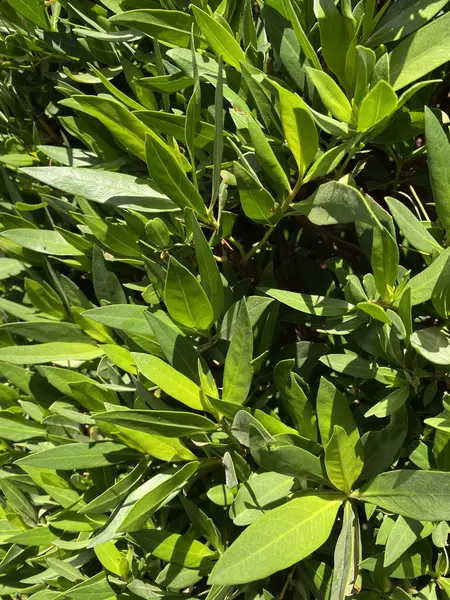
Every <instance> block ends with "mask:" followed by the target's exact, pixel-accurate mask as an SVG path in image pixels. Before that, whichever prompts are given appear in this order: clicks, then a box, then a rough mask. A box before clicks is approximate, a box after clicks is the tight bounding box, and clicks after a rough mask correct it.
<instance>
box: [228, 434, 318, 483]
mask: <svg viewBox="0 0 450 600" xmlns="http://www.w3.org/2000/svg"><path fill="white" fill-rule="evenodd" d="M233 426H234V423H233ZM267 435H268V434H267V432H265V433H264V434H263V433H262V432H261V431H260V430H259V427H258V428H257V427H255V423H251V424H250V436H249V440H250V441H249V444H250V451H251V454H252V457H253V459H254V460H255V462H256V463H258V464H259V465H260V466H261V467H262V468H263V469H265V470H266V471H275V473H281V474H283V475H288V476H289V477H298V478H299V479H308V480H311V481H317V482H319V483H328V479H327V476H326V472H325V469H324V466H323V464H322V461H321V459H320V458H319V457H318V456H315V455H314V454H312V453H311V452H309V451H308V450H306V449H305V448H303V447H301V446H300V445H299V446H294V445H286V442H285V441H284V440H283V438H281V439H280V440H277V439H276V438H272V439H267ZM282 435H283V434H281V436H282ZM236 437H237V436H236ZM269 438H270V436H269ZM303 439H304V438H300V439H297V441H300V440H303Z"/></svg>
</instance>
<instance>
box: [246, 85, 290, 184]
mask: <svg viewBox="0 0 450 600" xmlns="http://www.w3.org/2000/svg"><path fill="white" fill-rule="evenodd" d="M251 82H252V83H253V82H255V80H254V79H253V78H251ZM255 83H256V82H255ZM240 116H241V117H242V115H240ZM246 117H247V129H248V133H249V135H250V139H251V141H252V144H253V146H254V148H255V154H256V156H257V158H258V161H259V163H260V164H261V167H262V168H263V170H264V173H265V174H266V175H267V177H268V178H269V180H270V181H271V182H272V185H273V186H274V187H275V189H277V190H282V193H283V194H284V193H289V192H290V191H291V186H290V184H289V179H288V177H287V175H286V173H285V171H284V170H283V168H282V166H281V164H280V163H279V161H278V159H277V157H276V156H275V153H274V151H273V150H272V147H271V145H270V144H269V142H268V140H267V137H266V135H265V134H264V132H263V130H262V128H261V127H260V125H259V124H258V122H257V121H256V120H255V119H254V118H253V117H252V115H250V114H248V115H246Z"/></svg>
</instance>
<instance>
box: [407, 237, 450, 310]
mask: <svg viewBox="0 0 450 600" xmlns="http://www.w3.org/2000/svg"><path fill="white" fill-rule="evenodd" d="M449 277H450V248H446V249H445V250H444V252H442V253H441V254H440V255H439V256H438V257H437V258H436V259H435V260H434V261H433V262H432V263H431V265H430V266H429V267H427V268H426V269H424V270H423V271H421V272H420V273H418V274H417V275H415V276H414V277H413V278H412V279H410V281H409V282H408V284H407V285H406V288H405V292H406V291H407V290H410V292H411V305H412V306H416V305H417V304H423V303H424V302H427V300H430V298H432V297H433V296H437V295H438V294H439V293H440V292H442V291H443V290H444V289H445V288H446V287H447V285H448V281H449Z"/></svg>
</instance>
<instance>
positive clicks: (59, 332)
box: [0, 320, 95, 344]
mask: <svg viewBox="0 0 450 600" xmlns="http://www.w3.org/2000/svg"><path fill="white" fill-rule="evenodd" d="M1 331H5V332H9V333H11V334H12V335H18V336H20V337H24V338H29V339H31V340H34V341H36V342H57V341H58V340H61V339H63V340H65V341H66V342H83V343H85V344H89V343H91V344H93V343H95V342H94V340H92V339H91V338H89V337H87V335H86V334H85V333H83V331H82V330H81V328H80V327H79V326H78V325H75V324H74V323H64V322H52V321H44V320H42V321H20V322H17V323H6V324H5V325H0V332H1Z"/></svg>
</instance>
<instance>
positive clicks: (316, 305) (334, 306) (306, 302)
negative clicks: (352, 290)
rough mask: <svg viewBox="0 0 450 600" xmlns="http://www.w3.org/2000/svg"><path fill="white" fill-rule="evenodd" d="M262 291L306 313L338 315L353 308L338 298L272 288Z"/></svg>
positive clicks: (323, 315) (324, 315)
mask: <svg viewBox="0 0 450 600" xmlns="http://www.w3.org/2000/svg"><path fill="white" fill-rule="evenodd" d="M263 291H264V292H265V293H266V294H267V295H268V296H271V297H272V298H275V300H278V301H279V302H282V303H283V304H286V305H287V306H290V307H291V308H293V309H295V310H299V311H300V312H303V313H306V314H308V315H317V316H321V317H339V316H343V315H346V314H348V313H349V312H350V311H351V310H352V309H353V308H354V306H353V304H349V303H348V302H346V301H345V300H340V299H339V298H327V297H326V296H313V295H310V294H297V293H295V292H285V291H284V290H277V289H272V288H269V289H266V288H263Z"/></svg>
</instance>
